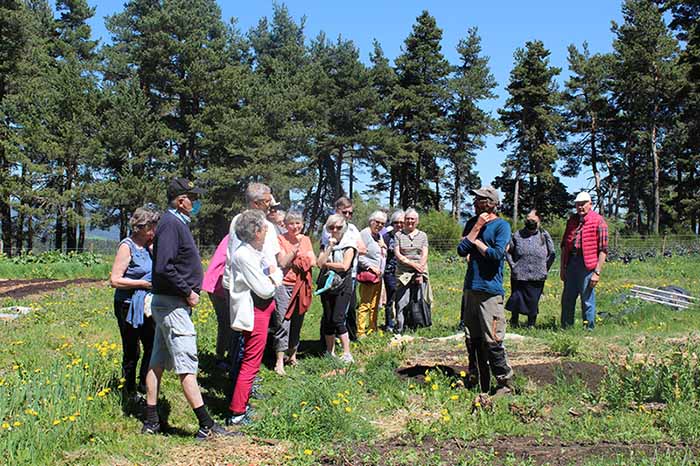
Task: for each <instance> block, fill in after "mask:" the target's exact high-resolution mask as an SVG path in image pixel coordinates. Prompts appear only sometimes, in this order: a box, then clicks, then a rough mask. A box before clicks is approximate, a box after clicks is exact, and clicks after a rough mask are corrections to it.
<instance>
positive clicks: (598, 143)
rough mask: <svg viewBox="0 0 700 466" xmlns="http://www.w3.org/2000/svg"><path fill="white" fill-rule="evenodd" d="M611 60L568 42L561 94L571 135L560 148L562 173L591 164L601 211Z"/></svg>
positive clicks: (606, 163) (607, 161)
mask: <svg viewBox="0 0 700 466" xmlns="http://www.w3.org/2000/svg"><path fill="white" fill-rule="evenodd" d="M611 59H612V57H611V56H610V55H605V54H594V55H591V53H590V51H589V49H588V43H586V42H584V43H583V50H582V51H579V50H578V49H577V48H576V46H574V45H570V46H569V69H570V70H571V77H570V78H569V79H568V80H567V81H566V91H565V93H564V103H565V107H566V112H565V122H566V130H567V132H568V133H569V135H571V137H570V138H569V140H568V141H567V144H566V145H565V146H564V147H563V149H562V158H563V159H564V161H565V163H566V167H565V169H564V170H563V173H564V174H565V175H567V176H571V177H575V176H578V174H579V173H580V171H581V168H582V167H583V166H586V167H590V169H591V172H592V174H593V181H594V186H595V192H596V206H597V209H598V210H599V211H601V212H602V211H603V210H604V201H605V199H606V193H605V192H604V190H603V187H604V185H603V179H602V173H604V172H606V171H608V166H610V164H611V162H610V158H611V157H612V154H610V152H609V151H608V149H609V147H608V145H609V144H608V141H607V138H608V136H609V134H608V133H609V132H610V130H611V128H610V127H611V126H612V123H611V120H612V119H613V117H614V109H613V108H612V104H611V102H610V74H611V70H610V68H611ZM613 175H614V173H609V176H611V177H612V176H613ZM608 184H609V183H608Z"/></svg>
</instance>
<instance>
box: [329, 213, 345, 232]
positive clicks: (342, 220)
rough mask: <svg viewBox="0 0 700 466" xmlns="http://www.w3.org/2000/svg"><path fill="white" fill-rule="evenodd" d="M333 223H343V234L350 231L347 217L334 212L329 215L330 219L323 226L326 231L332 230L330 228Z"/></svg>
mask: <svg viewBox="0 0 700 466" xmlns="http://www.w3.org/2000/svg"><path fill="white" fill-rule="evenodd" d="M331 225H341V226H342V227H343V229H342V230H340V232H341V233H342V234H345V232H346V231H348V222H346V221H345V217H344V216H343V215H340V214H333V215H331V216H329V217H328V220H326V224H325V225H324V226H323V228H325V230H326V231H328V232H329V233H330V230H329V229H328V227H329V226H331Z"/></svg>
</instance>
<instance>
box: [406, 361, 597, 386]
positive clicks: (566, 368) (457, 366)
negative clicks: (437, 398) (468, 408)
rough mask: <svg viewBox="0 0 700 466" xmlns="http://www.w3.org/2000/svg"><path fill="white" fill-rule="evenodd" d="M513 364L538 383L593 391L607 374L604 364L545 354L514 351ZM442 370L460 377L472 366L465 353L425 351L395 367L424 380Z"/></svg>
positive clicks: (420, 380)
mask: <svg viewBox="0 0 700 466" xmlns="http://www.w3.org/2000/svg"><path fill="white" fill-rule="evenodd" d="M511 365H512V366H513V371H514V372H515V374H516V375H521V376H524V377H525V378H527V379H529V380H531V381H532V382H533V383H535V384H536V385H540V386H542V385H552V384H555V383H556V382H557V381H558V380H564V381H566V382H573V381H575V380H577V379H578V380H581V381H582V382H583V383H584V384H585V385H586V386H587V387H588V388H589V389H590V390H592V391H595V390H597V389H598V386H599V385H600V382H601V380H602V379H603V377H604V376H605V367H603V366H601V365H598V364H594V363H590V362H578V361H561V360H560V359H558V358H553V357H547V356H546V355H544V354H542V355H536V354H528V355H524V354H518V353H511ZM429 370H430V371H433V370H439V371H441V372H442V373H443V374H445V375H446V376H447V377H451V378H456V379H461V378H462V377H461V376H460V374H461V373H462V372H464V373H468V371H469V369H468V366H467V361H466V354H465V352H461V353H458V352H442V353H440V354H436V352H431V353H430V354H428V353H424V354H421V355H419V356H417V357H412V358H411V359H410V360H407V361H406V363H405V364H404V365H403V366H402V367H399V368H398V369H397V370H396V373H397V374H398V376H399V377H401V378H405V379H408V378H411V379H415V380H416V381H418V382H420V383H423V382H424V381H425V373H426V371H429Z"/></svg>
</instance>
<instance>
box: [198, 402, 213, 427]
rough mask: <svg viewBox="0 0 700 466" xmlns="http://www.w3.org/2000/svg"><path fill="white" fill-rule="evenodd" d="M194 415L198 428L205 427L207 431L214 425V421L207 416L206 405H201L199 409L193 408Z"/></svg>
mask: <svg viewBox="0 0 700 466" xmlns="http://www.w3.org/2000/svg"><path fill="white" fill-rule="evenodd" d="M194 415H195V416H197V420H198V421H199V427H206V428H207V429H209V428H210V427H211V426H213V425H214V420H213V419H212V418H211V416H209V412H208V411H207V407H206V405H202V406H200V407H199V408H194Z"/></svg>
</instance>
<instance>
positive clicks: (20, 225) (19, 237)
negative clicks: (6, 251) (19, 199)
mask: <svg viewBox="0 0 700 466" xmlns="http://www.w3.org/2000/svg"><path fill="white" fill-rule="evenodd" d="M24 218H25V215H24V213H22V212H20V213H18V214H17V231H16V232H15V247H16V248H17V254H22V245H23V243H24Z"/></svg>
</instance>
